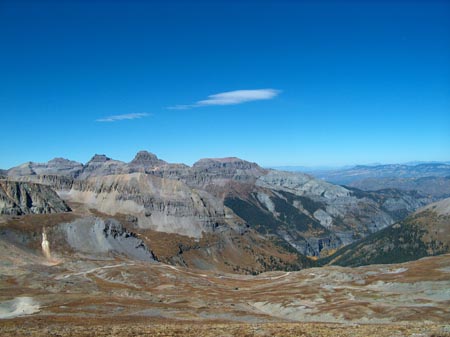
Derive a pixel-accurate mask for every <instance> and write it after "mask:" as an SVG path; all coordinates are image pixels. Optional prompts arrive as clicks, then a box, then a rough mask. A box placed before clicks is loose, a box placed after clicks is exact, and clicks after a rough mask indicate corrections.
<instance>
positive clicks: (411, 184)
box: [309, 162, 450, 200]
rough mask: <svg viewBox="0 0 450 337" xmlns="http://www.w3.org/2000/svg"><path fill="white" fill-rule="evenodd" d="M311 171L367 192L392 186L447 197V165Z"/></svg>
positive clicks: (449, 193) (449, 188)
mask: <svg viewBox="0 0 450 337" xmlns="http://www.w3.org/2000/svg"><path fill="white" fill-rule="evenodd" d="M309 173H310V174H312V175H314V176H315V177H317V178H319V179H323V180H326V181H328V182H331V183H334V184H339V185H345V186H349V187H356V188H359V189H362V190H366V191H375V190H382V189H387V188H395V189H400V190H403V191H412V190H415V191H418V192H420V193H422V194H425V195H429V196H431V197H433V198H435V199H436V200H437V199H440V198H445V197H448V196H450V164H449V163H446V162H444V163H419V164H413V163H411V164H393V165H374V166H363V165H360V166H355V167H352V168H345V169H339V170H326V171H323V170H317V171H311V172H309Z"/></svg>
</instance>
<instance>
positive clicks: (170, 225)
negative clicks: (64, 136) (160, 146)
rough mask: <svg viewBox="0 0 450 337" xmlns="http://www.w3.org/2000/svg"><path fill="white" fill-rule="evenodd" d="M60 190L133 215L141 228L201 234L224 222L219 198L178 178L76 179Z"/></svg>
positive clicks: (107, 209) (105, 208) (106, 209)
mask: <svg viewBox="0 0 450 337" xmlns="http://www.w3.org/2000/svg"><path fill="white" fill-rule="evenodd" d="M60 193H61V195H62V196H64V197H65V198H68V199H69V200H72V201H76V202H82V203H85V204H88V205H89V206H90V207H92V208H95V209H98V210H99V211H101V212H104V213H107V214H116V213H124V214H132V215H134V216H136V217H137V218H138V224H139V226H140V227H141V228H151V229H154V230H159V231H164V232H169V233H178V234H183V235H188V236H192V237H200V236H201V235H202V232H213V231H215V230H217V229H218V228H219V227H220V226H223V225H225V224H226V217H227V212H226V210H225V208H224V206H223V204H222V202H221V200H219V199H217V198H215V197H213V196H212V195H210V194H209V193H207V192H205V191H202V190H193V189H191V188H190V187H188V186H187V185H186V184H185V183H183V182H181V181H177V180H172V179H165V178H160V177H156V176H153V175H148V174H143V173H131V174H123V175H109V176H104V177H92V178H89V179H86V180H76V181H74V184H73V185H72V188H71V189H70V190H69V191H64V192H60Z"/></svg>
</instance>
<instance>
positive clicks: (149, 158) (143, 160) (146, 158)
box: [129, 151, 167, 169]
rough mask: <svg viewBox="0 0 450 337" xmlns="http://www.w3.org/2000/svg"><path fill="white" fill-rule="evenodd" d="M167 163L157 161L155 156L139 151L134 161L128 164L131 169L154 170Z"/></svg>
mask: <svg viewBox="0 0 450 337" xmlns="http://www.w3.org/2000/svg"><path fill="white" fill-rule="evenodd" d="M165 164H167V162H165V161H164V160H161V159H159V158H158V157H157V156H156V155H155V154H153V153H151V152H148V151H139V152H138V153H137V154H136V156H135V157H134V159H133V160H132V161H131V162H130V163H129V165H130V166H131V167H133V168H136V167H138V168H143V169H147V168H154V167H158V166H161V165H165Z"/></svg>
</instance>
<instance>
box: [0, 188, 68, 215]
mask: <svg viewBox="0 0 450 337" xmlns="http://www.w3.org/2000/svg"><path fill="white" fill-rule="evenodd" d="M68 211H70V208H69V207H68V206H67V205H66V203H65V202H64V201H63V200H61V198H60V197H59V196H58V195H57V194H56V192H55V191H53V190H52V189H51V188H50V187H48V186H45V185H41V184H36V183H30V182H19V181H8V180H0V214H9V215H23V214H45V213H59V212H68Z"/></svg>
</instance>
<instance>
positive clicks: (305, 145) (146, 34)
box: [0, 0, 450, 169]
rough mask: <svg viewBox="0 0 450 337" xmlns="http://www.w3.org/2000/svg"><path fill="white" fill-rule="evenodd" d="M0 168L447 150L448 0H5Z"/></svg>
mask: <svg viewBox="0 0 450 337" xmlns="http://www.w3.org/2000/svg"><path fill="white" fill-rule="evenodd" d="M0 42H1V44H2V47H3V48H2V49H3V50H2V53H0V73H1V74H2V80H1V81H0V116H1V120H2V132H1V133H0V151H1V153H2V155H1V157H0V168H1V169H8V168H11V167H14V166H17V165H20V164H22V163H25V162H28V161H33V162H46V161H48V160H50V159H52V158H55V157H63V158H68V159H71V160H76V161H78V162H82V163H86V162H87V161H88V160H89V159H90V158H91V157H92V156H93V155H94V154H95V153H98V154H105V155H107V156H108V157H111V158H114V159H117V160H122V161H126V162H128V161H130V160H131V159H132V158H133V157H134V155H135V153H136V152H138V151H139V150H142V149H145V150H148V151H149V152H152V153H155V154H156V155H157V156H158V157H160V158H161V159H164V160H166V161H168V162H180V163H186V164H188V165H192V163H193V162H195V161H197V160H199V159H201V158H211V157H213V158H218V157H230V156H232V157H239V158H242V159H244V160H248V161H252V162H256V163H258V164H260V165H261V166H264V167H274V166H309V167H317V166H334V167H337V166H350V165H358V164H371V163H390V164H391V163H407V162H411V161H425V162H429V161H438V162H445V161H449V160H450V150H449V149H450V131H449V130H450V80H449V79H450V3H449V2H448V1H444V0H430V1H427V2H422V1H414V0H407V1H398V2H384V1H375V0H373V1H372V0H369V1H363V2H358V1H352V0H350V1H329V0H319V1H289V0H282V1H270V0H267V1H255V0H243V1H239V2H237V3H233V2H229V1H214V2H211V1H202V0H200V1H180V0H178V1H174V0H168V1H150V2H143V1H137V0H136V1H124V0H122V1H120V0H118V1H106V0H100V1H95V2H85V1H67V2H66V1H56V0H45V1H42V2H36V1H22V0H14V1H13V0H5V1H2V3H1V4H0Z"/></svg>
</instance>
